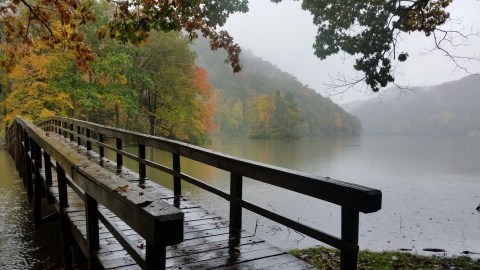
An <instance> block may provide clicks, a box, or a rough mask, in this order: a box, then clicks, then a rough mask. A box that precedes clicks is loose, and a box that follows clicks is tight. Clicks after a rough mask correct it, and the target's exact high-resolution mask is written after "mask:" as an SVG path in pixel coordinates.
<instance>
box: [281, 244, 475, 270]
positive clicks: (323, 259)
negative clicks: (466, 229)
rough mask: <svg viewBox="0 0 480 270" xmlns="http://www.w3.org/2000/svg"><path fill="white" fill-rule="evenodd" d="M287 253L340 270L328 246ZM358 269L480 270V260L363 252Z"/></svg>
mask: <svg viewBox="0 0 480 270" xmlns="http://www.w3.org/2000/svg"><path fill="white" fill-rule="evenodd" d="M288 253H290V254H292V255H294V256H295V257H297V258H299V259H301V260H303V261H306V262H308V263H310V264H312V265H314V266H316V267H318V269H332V270H333V269H339V267H340V251H339V250H337V249H331V248H326V247H321V246H319V247H313V248H306V249H293V250H290V251H289V252H288ZM357 265H358V269H359V270H362V269H405V270H407V269H464V270H469V269H472V270H473V269H480V259H474V258H471V257H470V256H468V254H467V255H460V256H453V257H452V256H448V255H443V254H441V253H440V254H431V255H422V254H416V253H413V252H411V251H371V250H360V252H359V254H358V262H357Z"/></svg>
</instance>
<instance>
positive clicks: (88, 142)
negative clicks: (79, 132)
mask: <svg viewBox="0 0 480 270" xmlns="http://www.w3.org/2000/svg"><path fill="white" fill-rule="evenodd" d="M85 133H86V136H87V151H91V150H92V142H91V141H90V138H91V134H90V129H89V128H87V130H86V131H85Z"/></svg>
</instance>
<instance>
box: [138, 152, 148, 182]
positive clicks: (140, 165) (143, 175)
mask: <svg viewBox="0 0 480 270" xmlns="http://www.w3.org/2000/svg"><path fill="white" fill-rule="evenodd" d="M138 157H139V158H140V159H142V160H145V145H143V144H138ZM138 174H139V176H140V179H139V180H140V181H139V184H140V185H144V184H145V179H146V178H147V168H146V166H145V164H143V163H142V162H138Z"/></svg>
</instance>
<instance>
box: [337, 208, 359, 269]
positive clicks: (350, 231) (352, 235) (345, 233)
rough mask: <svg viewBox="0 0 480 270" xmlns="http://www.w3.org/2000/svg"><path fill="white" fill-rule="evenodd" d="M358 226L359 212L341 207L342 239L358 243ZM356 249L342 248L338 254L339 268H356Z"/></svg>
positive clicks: (354, 243)
mask: <svg viewBox="0 0 480 270" xmlns="http://www.w3.org/2000/svg"><path fill="white" fill-rule="evenodd" d="M358 227H359V213H358V210H353V209H350V208H347V207H342V240H344V241H347V242H349V243H352V244H353V245H358ZM357 257H358V249H357V250H356V251H354V252H347V251H344V250H342V253H341V255H340V269H342V270H356V269H357Z"/></svg>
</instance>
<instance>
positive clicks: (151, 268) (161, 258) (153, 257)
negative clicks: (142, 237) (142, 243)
mask: <svg viewBox="0 0 480 270" xmlns="http://www.w3.org/2000/svg"><path fill="white" fill-rule="evenodd" d="M146 246H147V247H146V250H145V264H146V265H147V269H148V270H157V269H158V270H164V269H165V263H166V253H167V249H166V247H165V246H162V245H159V246H156V247H154V246H152V245H150V243H148V242H147V245H146Z"/></svg>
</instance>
